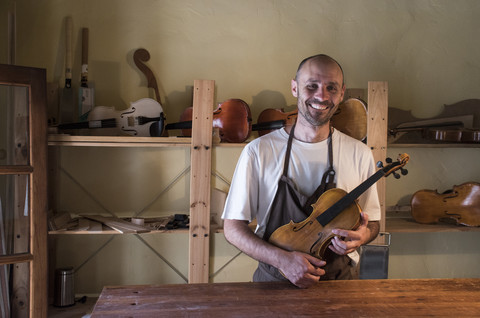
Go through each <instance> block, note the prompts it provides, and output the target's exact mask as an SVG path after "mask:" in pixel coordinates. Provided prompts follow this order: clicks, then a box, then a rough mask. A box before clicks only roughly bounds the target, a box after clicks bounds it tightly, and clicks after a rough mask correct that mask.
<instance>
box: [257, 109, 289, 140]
mask: <svg viewBox="0 0 480 318" xmlns="http://www.w3.org/2000/svg"><path fill="white" fill-rule="evenodd" d="M297 116H298V110H297V109H295V110H293V111H291V112H285V111H284V110H283V108H267V109H265V110H263V111H262V112H261V113H260V115H258V119H257V123H256V124H254V125H253V126H252V130H253V131H257V132H258V135H259V136H263V135H266V134H268V133H270V132H272V131H274V130H275V129H279V128H282V127H285V126H286V127H289V126H293V124H294V123H295V121H296V120H297Z"/></svg>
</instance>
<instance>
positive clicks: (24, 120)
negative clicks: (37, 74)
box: [0, 85, 30, 165]
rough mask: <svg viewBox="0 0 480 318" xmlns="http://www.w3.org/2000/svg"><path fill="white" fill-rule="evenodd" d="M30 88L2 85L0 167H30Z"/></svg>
mask: <svg viewBox="0 0 480 318" xmlns="http://www.w3.org/2000/svg"><path fill="white" fill-rule="evenodd" d="M28 116H29V113H28V88H27V87H23V86H6V85H0V165H29V164H30V160H29V157H30V156H29V148H30V147H29V140H28V122H29V121H28Z"/></svg>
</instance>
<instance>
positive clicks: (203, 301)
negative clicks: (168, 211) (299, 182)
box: [91, 279, 480, 318]
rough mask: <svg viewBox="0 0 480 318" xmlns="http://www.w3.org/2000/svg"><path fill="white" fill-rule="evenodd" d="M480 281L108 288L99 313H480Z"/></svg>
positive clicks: (370, 314) (263, 314) (226, 314)
mask: <svg viewBox="0 0 480 318" xmlns="http://www.w3.org/2000/svg"><path fill="white" fill-rule="evenodd" d="M479 299H480V279H407V280H397V279H390V280H388V279H379V280H346V281H345V280H344V281H340V280H338V281H321V282H318V284H316V285H314V286H312V287H311V288H308V289H299V288H297V287H295V286H293V285H292V284H290V283H280V282H271V283H247V282H243V283H217V284H176V285H174V284H170V285H146V286H107V287H105V288H104V289H103V291H102V293H101V295H100V297H99V299H98V301H97V303H96V305H95V308H94V310H93V312H92V316H91V317H92V318H95V317H119V316H122V317H125V316H132V317H133V316H135V317H174V316H178V315H179V313H181V315H183V316H185V317H190V316H195V317H320V316H321V317H399V316H401V317H410V316H413V317H419V316H422V317H423V316H431V317H439V316H441V317H478V314H479V313H480V300H479Z"/></svg>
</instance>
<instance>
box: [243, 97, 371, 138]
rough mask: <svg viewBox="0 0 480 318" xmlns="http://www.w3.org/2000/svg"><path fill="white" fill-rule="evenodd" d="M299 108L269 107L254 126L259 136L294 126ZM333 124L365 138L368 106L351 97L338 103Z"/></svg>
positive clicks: (344, 130)
mask: <svg viewBox="0 0 480 318" xmlns="http://www.w3.org/2000/svg"><path fill="white" fill-rule="evenodd" d="M297 116H298V110H297V109H295V110H293V111H290V112H285V111H284V110H283V109H279V108H267V109H265V110H263V111H262V112H261V113H260V115H259V116H258V119H257V123H256V124H254V125H253V126H252V130H253V131H258V135H259V136H263V135H265V134H268V133H269V132H271V131H273V130H275V129H279V128H282V127H289V126H292V125H293V124H294V123H295V121H296V120H297ZM331 123H332V126H333V127H335V128H336V129H338V130H340V131H341V132H343V133H344V134H347V135H349V136H351V137H353V138H355V139H358V140H364V139H365V137H366V136H367V107H366V106H365V103H364V102H363V101H361V100H360V99H358V98H349V99H347V100H345V101H343V102H341V103H340V104H339V105H338V109H337V111H336V112H335V114H334V115H333V116H332V119H331Z"/></svg>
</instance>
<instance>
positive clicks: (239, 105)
mask: <svg viewBox="0 0 480 318" xmlns="http://www.w3.org/2000/svg"><path fill="white" fill-rule="evenodd" d="M192 116H193V107H188V108H187V109H185V111H184V112H183V113H182V115H181V116H180V122H178V123H170V124H167V125H166V126H165V129H167V130H171V129H181V130H182V135H183V136H187V137H189V136H191V135H192ZM213 127H214V128H218V129H219V134H220V140H221V141H222V142H230V143H240V142H244V141H245V140H247V139H248V137H250V132H251V131H252V115H251V113H250V107H249V106H248V104H247V103H245V102H244V101H243V100H241V99H228V100H226V101H224V102H223V103H221V104H219V105H218V107H217V109H215V110H214V111H213Z"/></svg>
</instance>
